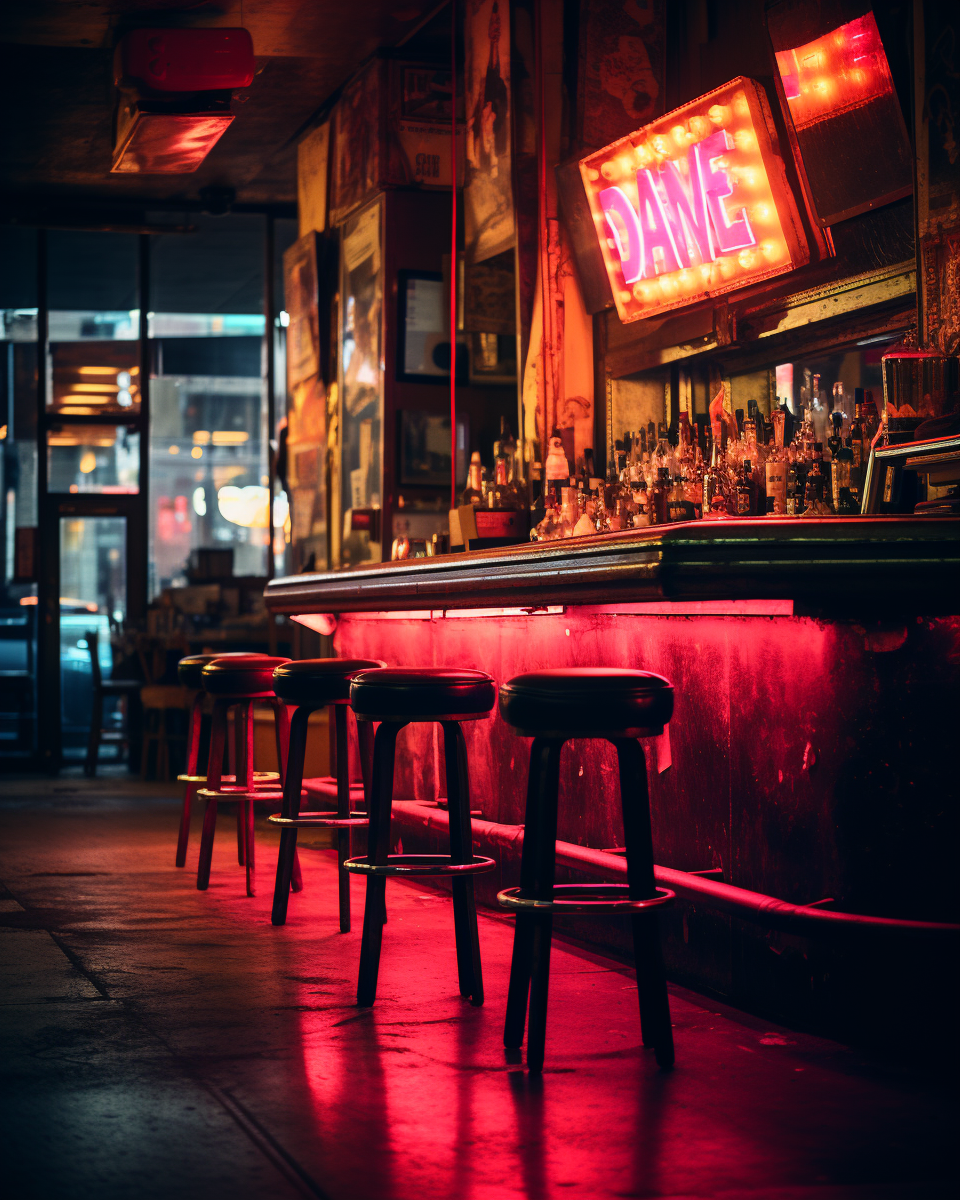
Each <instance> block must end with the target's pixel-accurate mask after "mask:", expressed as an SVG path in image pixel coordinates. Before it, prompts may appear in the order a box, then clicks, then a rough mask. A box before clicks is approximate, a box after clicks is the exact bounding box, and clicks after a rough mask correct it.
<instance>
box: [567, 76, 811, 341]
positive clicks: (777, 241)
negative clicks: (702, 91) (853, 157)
mask: <svg viewBox="0 0 960 1200" xmlns="http://www.w3.org/2000/svg"><path fill="white" fill-rule="evenodd" d="M773 130H774V125H773V119H772V117H771V115H770V109H769V106H768V105H767V101H766V96H765V95H764V92H763V89H762V88H761V87H760V85H759V84H757V83H755V82H754V81H753V80H752V79H744V78H739V79H734V80H732V81H731V82H730V83H728V84H725V85H724V86H723V87H721V88H717V89H716V90H715V91H713V92H709V93H708V94H707V95H706V96H701V97H700V98H699V99H698V100H694V101H693V102H692V103H690V104H686V105H684V106H683V107H682V108H677V109H674V111H673V112H671V113H667V115H666V116H664V117H661V118H660V119H659V120H657V121H654V122H653V123H652V124H650V125H645V126H644V127H643V129H640V130H638V131H637V132H636V133H632V134H629V135H628V136H627V137H624V138H621V139H620V140H619V141H618V142H614V143H613V144H612V145H610V146H607V147H605V148H604V149H603V150H598V151H596V152H595V153H594V154H591V155H589V156H588V157H586V158H584V159H581V161H580V173H581V175H582V177H583V185H584V188H585V189H586V193H587V198H588V199H589V202H590V208H591V211H592V213H593V218H594V222H595V225H596V229H597V237H598V238H599V241H600V248H601V251H602V252H603V260H604V264H605V265H606V269H607V276H608V278H609V280H610V287H611V289H612V291H613V298H614V301H615V302H616V306H617V312H618V313H619V314H620V319H621V321H624V322H628V321H637V320H640V318H642V317H649V316H654V315H656V314H658V313H662V312H666V311H669V310H670V309H674V308H681V307H683V306H684V305H688V304H693V303H695V302H697V301H700V300H705V299H707V298H709V297H712V296H718V295H721V294H722V293H724V292H731V291H734V290H736V289H737V288H742V287H744V286H745V285H747V284H750V283H757V282H758V281H760V280H763V279H768V278H770V277H772V276H775V275H783V274H784V273H785V272H787V271H792V270H794V269H795V268H797V267H799V266H802V265H803V264H804V263H806V262H808V261H809V258H810V253H809V249H808V247H807V242H806V238H805V236H804V233H803V227H802V226H801V223H800V216H799V212H798V210H797V205H796V202H795V201H794V198H793V192H792V190H791V188H790V186H789V183H788V182H787V178H786V175H785V173H784V168H783V161H782V159H781V158H780V154H779V149H778V147H777V145H776V142H775V140H774V132H773Z"/></svg>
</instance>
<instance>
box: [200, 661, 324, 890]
mask: <svg viewBox="0 0 960 1200" xmlns="http://www.w3.org/2000/svg"><path fill="white" fill-rule="evenodd" d="M285 662H289V659H286V658H271V657H270V656H269V655H265V654H259V655H236V656H234V657H233V658H225V657H221V658H215V659H213V661H212V662H208V663H206V664H205V665H204V667H203V669H202V670H201V672H200V679H201V681H202V683H203V687H204V690H205V691H206V692H207V693H208V694H209V695H211V696H212V697H213V719H212V721H211V725H210V757H209V763H208V765H207V785H208V786H207V787H205V788H200V789H198V791H197V795H198V796H200V797H202V798H203V799H204V800H206V802H207V807H206V811H205V812H204V814H203V833H202V834H201V836H200V862H199V866H198V868H197V887H198V888H199V889H200V891H206V889H207V887H208V886H209V884H210V863H211V860H212V858H213V835H214V831H215V830H216V825H217V802H218V801H220V800H236V801H237V803H238V805H239V806H240V810H239V812H238V814H237V860H238V862H239V863H240V865H241V866H244V867H246V873H247V895H248V896H253V895H255V891H254V841H253V802H254V800H255V799H263V800H279V799H280V795H281V792H280V789H279V787H273V788H270V789H269V790H267V789H266V788H262V787H261V788H256V787H255V785H254V782H255V781H254V770H253V767H254V762H253V755H254V745H253V742H254V724H253V710H254V705H255V704H264V705H267V706H269V707H270V708H272V709H273V727H274V733H275V735H276V739H277V761H278V763H279V765H280V780H282V779H283V776H284V772H285V770H286V763H287V747H288V746H289V744H290V717H289V715H288V713H287V708H286V705H285V704H284V703H283V702H282V701H281V700H278V699H277V697H276V695H275V693H274V690H273V672H274V669H275V668H276V667H279V666H280V664H281V663H285ZM231 708H233V709H234V710H235V711H234V717H233V728H234V749H235V763H234V773H235V774H234V780H233V782H232V783H227V782H224V779H223V775H222V769H223V752H224V749H225V747H226V740H227V713H228V711H229V710H230V709H231ZM295 874H296V877H295V879H294V886H295V887H296V889H297V890H298V891H299V890H300V887H301V883H300V880H299V872H298V871H297V872H296V873H295Z"/></svg>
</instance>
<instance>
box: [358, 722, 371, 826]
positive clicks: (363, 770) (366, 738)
mask: <svg viewBox="0 0 960 1200" xmlns="http://www.w3.org/2000/svg"><path fill="white" fill-rule="evenodd" d="M357 745H358V747H359V749H360V776H361V778H362V779H363V807H364V808H365V809H366V810H367V812H369V811H370V781H371V777H372V775H373V722H372V721H357Z"/></svg>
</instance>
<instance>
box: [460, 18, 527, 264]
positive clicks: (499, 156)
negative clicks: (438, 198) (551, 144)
mask: <svg viewBox="0 0 960 1200" xmlns="http://www.w3.org/2000/svg"><path fill="white" fill-rule="evenodd" d="M465 42H466V67H465V72H464V90H465V107H466V125H467V136H466V168H465V175H464V188H463V208H464V241H465V249H466V258H467V262H468V263H473V262H482V261H483V260H484V259H487V258H492V257H493V256H494V255H495V254H501V253H502V252H503V251H504V250H508V249H509V248H510V247H511V246H512V245H513V244H514V237H515V234H514V215H513V181H512V172H511V136H510V124H511V122H510V13H509V0H467V4H466V26H465Z"/></svg>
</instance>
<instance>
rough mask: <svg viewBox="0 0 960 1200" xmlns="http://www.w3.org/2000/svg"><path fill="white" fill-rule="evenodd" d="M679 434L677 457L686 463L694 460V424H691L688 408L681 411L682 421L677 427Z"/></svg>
mask: <svg viewBox="0 0 960 1200" xmlns="http://www.w3.org/2000/svg"><path fill="white" fill-rule="evenodd" d="M677 431H678V434H679V438H680V440H679V443H678V445H677V458H678V459H679V460H680V461H681V462H684V463H689V462H693V457H694V448H693V441H694V438H693V426H692V425H691V424H690V414H689V413H688V412H687V411H686V409H684V410H682V411H681V413H680V421H679V424H678V427H677Z"/></svg>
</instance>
